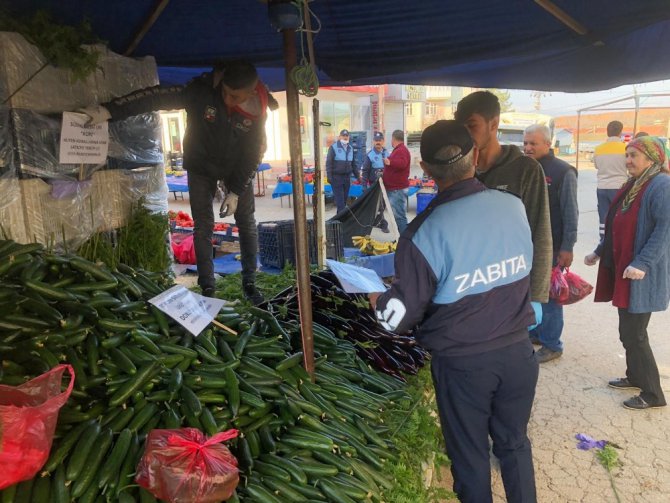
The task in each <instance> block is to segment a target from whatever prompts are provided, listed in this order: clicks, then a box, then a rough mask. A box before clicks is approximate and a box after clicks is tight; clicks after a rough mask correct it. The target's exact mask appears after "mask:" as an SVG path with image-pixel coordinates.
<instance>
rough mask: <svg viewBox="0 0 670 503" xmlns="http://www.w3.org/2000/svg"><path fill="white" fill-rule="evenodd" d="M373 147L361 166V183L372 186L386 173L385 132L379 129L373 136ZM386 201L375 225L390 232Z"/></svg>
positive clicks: (364, 185) (380, 209)
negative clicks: (385, 209) (386, 218)
mask: <svg viewBox="0 0 670 503" xmlns="http://www.w3.org/2000/svg"><path fill="white" fill-rule="evenodd" d="M373 142H374V143H373V145H372V149H370V151H369V152H368V153H367V155H366V156H365V159H363V165H362V166H361V183H362V184H363V187H370V186H371V185H374V184H375V182H376V181H377V180H379V179H380V178H381V177H382V174H383V173H384V159H386V158H387V157H388V155H389V154H388V151H387V150H386V148H385V147H384V134H383V133H382V132H381V131H377V132H376V133H375V134H374V136H373ZM384 208H385V206H384V203H383V202H382V204H381V205H380V208H379V214H378V215H377V218H376V219H375V226H376V227H379V228H380V229H381V230H382V232H385V233H388V232H390V231H389V227H388V222H387V221H386V220H385V219H384Z"/></svg>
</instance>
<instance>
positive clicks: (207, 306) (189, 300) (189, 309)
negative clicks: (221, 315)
mask: <svg viewBox="0 0 670 503" xmlns="http://www.w3.org/2000/svg"><path fill="white" fill-rule="evenodd" d="M149 302H150V303H151V304H153V305H154V306H156V307H157V308H158V309H160V310H161V311H163V312H164V313H165V314H167V315H168V316H169V317H170V318H172V319H173V320H175V321H176V322H177V323H179V324H180V325H182V326H183V327H184V328H185V329H186V330H188V331H189V332H191V333H192V334H193V335H195V336H197V335H198V334H200V332H202V331H203V330H204V329H205V327H207V325H209V324H210V323H212V320H213V319H214V317H215V316H216V315H217V314H218V312H219V311H220V310H221V308H222V307H223V305H224V304H226V301H225V300H223V299H212V298H210V297H203V296H202V295H199V294H197V293H195V292H192V291H191V290H189V289H188V288H186V287H184V286H182V285H176V286H173V287H172V288H170V289H169V290H166V291H164V292H163V293H161V294H160V295H157V296H156V297H153V298H151V299H149Z"/></svg>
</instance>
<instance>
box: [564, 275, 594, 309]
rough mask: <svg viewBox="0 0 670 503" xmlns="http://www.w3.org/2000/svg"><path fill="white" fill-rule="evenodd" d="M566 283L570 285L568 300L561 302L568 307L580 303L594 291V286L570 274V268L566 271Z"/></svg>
mask: <svg viewBox="0 0 670 503" xmlns="http://www.w3.org/2000/svg"><path fill="white" fill-rule="evenodd" d="M564 276H565V282H566V283H567V284H568V298H567V299H565V300H564V301H561V302H560V304H562V305H564V306H567V305H568V304H574V303H575V302H579V301H580V300H582V299H583V298H585V297H588V296H589V294H590V293H591V292H592V291H593V286H592V285H591V284H590V283H589V282H588V281H586V280H584V279H583V278H582V277H581V276H579V275H578V274H575V273H574V272H570V269H569V268H566V269H565V274H564Z"/></svg>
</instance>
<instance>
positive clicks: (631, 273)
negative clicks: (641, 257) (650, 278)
mask: <svg viewBox="0 0 670 503" xmlns="http://www.w3.org/2000/svg"><path fill="white" fill-rule="evenodd" d="M644 275H645V272H644V271H640V270H639V269H636V268H635V267H632V266H628V267H626V269H625V270H624V272H623V279H626V278H628V279H642V278H644Z"/></svg>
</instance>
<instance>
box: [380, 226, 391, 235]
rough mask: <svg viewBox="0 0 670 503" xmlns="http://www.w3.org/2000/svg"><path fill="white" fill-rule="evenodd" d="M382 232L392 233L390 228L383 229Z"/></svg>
mask: <svg viewBox="0 0 670 503" xmlns="http://www.w3.org/2000/svg"><path fill="white" fill-rule="evenodd" d="M381 231H382V232H383V233H384V234H388V233H389V232H391V231H390V230H389V228H388V227H382V229H381Z"/></svg>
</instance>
